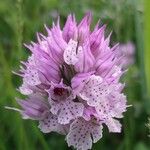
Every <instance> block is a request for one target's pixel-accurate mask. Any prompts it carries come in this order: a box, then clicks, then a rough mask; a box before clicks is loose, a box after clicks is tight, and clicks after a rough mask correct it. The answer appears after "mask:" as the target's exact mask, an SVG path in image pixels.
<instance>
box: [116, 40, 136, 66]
mask: <svg viewBox="0 0 150 150" xmlns="http://www.w3.org/2000/svg"><path fill="white" fill-rule="evenodd" d="M118 55H119V56H121V55H122V56H123V59H122V65H123V68H124V69H126V68H128V66H130V65H132V64H134V62H135V45H134V44H133V43H132V42H130V41H129V42H127V43H123V44H120V45H119V49H118Z"/></svg>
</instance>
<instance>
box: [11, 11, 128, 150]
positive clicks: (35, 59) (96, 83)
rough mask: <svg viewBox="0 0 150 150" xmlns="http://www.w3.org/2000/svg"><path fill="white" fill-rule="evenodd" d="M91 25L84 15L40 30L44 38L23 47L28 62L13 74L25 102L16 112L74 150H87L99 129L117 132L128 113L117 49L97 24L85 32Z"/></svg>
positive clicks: (41, 36) (97, 138) (41, 37)
mask: <svg viewBox="0 0 150 150" xmlns="http://www.w3.org/2000/svg"><path fill="white" fill-rule="evenodd" d="M91 22H92V15H91V13H87V14H86V15H85V17H84V18H83V19H82V20H81V22H80V23H77V22H76V19H75V15H69V16H68V18H67V21H66V24H65V26H64V28H63V29H61V28H60V25H59V19H58V21H57V23H56V25H55V24H54V23H53V26H52V28H49V27H47V26H45V28H46V31H47V33H48V34H47V36H45V35H42V34H37V42H35V43H34V42H31V44H30V45H26V47H27V48H28V49H29V50H30V51H31V56H30V57H29V58H28V60H27V62H22V64H23V66H22V67H21V70H20V72H19V73H18V74H19V75H20V76H21V77H22V79H23V83H22V85H21V87H20V88H19V91H20V92H21V93H22V94H24V95H26V96H27V98H26V99H25V100H17V102H18V104H19V105H20V106H21V107H22V108H21V109H17V108H16V109H15V110H17V111H19V112H20V113H21V114H22V116H23V118H25V119H32V120H37V121H39V128H40V130H41V131H42V132H44V133H50V132H52V131H53V132H58V133H60V134H64V135H65V136H66V138H65V139H66V141H67V143H68V146H73V147H74V148H75V149H77V150H89V149H91V148H92V144H93V143H96V142H97V141H98V140H99V139H101V138H102V129H103V125H106V126H107V127H108V130H109V132H117V133H118V132H121V126H122V125H121V123H120V122H119V119H120V118H122V117H123V113H124V112H125V111H126V108H127V100H126V96H125V95H124V94H123V92H122V91H123V88H124V84H122V83H121V82H120V78H121V76H122V75H123V73H124V72H125V71H124V69H123V68H122V66H123V64H122V58H123V57H122V55H120V54H119V53H118V50H119V49H120V47H119V45H118V44H116V45H114V46H113V47H111V46H110V36H111V34H109V36H108V37H106V36H105V29H106V25H103V26H101V27H100V25H99V21H98V23H97V24H96V26H95V28H94V30H93V31H90V24H91ZM13 109H14V108H13Z"/></svg>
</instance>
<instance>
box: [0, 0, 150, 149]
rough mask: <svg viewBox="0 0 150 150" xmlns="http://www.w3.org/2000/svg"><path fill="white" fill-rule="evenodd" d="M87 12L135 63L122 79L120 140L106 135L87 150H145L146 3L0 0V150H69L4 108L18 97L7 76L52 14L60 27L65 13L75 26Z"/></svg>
mask: <svg viewBox="0 0 150 150" xmlns="http://www.w3.org/2000/svg"><path fill="white" fill-rule="evenodd" d="M87 11H91V12H92V13H93V26H94V23H96V21H97V20H98V19H99V18H100V19H101V20H102V22H103V23H106V24H107V31H111V30H113V35H112V41H113V42H117V41H118V42H120V43H126V42H128V41H132V42H133V43H134V44H135V46H136V54H135V63H134V64H133V65H132V66H130V67H129V70H128V73H126V75H125V76H124V77H123V79H122V80H123V82H126V88H125V91H124V92H125V93H126V94H127V97H128V104H131V105H132V107H130V108H128V111H127V112H126V113H125V118H124V119H123V120H122V123H123V130H122V133H121V134H112V133H108V130H106V129H105V131H104V134H103V138H102V139H101V140H100V141H99V142H98V143H96V144H94V146H93V150H149V149H150V138H149V137H148V134H149V131H148V128H147V127H146V123H147V121H148V116H150V42H149V40H150V0H145V1H144V0H0V150H69V149H71V148H68V147H67V144H66V142H65V140H64V137H63V136H61V135H58V134H56V133H51V134H46V135H44V134H42V133H41V132H40V131H39V129H38V128H37V123H36V122H33V121H30V120H22V119H21V116H20V115H19V114H18V113H16V112H12V111H9V110H6V109H5V108H4V106H15V107H17V104H16V102H15V97H21V95H20V94H19V93H18V92H17V91H16V88H17V87H18V86H19V85H20V84H21V79H20V78H19V77H18V76H15V75H13V74H12V70H15V71H16V70H18V69H19V64H20V62H19V61H20V60H25V59H26V58H27V56H28V55H29V51H27V50H26V49H25V48H24V47H23V43H29V42H30V41H31V40H32V41H35V39H36V36H35V35H36V32H43V33H45V31H44V24H47V25H48V26H51V24H52V20H54V21H55V20H56V18H57V16H58V14H59V15H60V18H61V25H62V26H63V25H64V23H65V20H66V17H67V15H68V14H69V13H71V12H73V13H75V15H76V17H77V20H78V21H79V20H80V19H81V18H82V17H83V15H84V14H85V13H86V12H87Z"/></svg>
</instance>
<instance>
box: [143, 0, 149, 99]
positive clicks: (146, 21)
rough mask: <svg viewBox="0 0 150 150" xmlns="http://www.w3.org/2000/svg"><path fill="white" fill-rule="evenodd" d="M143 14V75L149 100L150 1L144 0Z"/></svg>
mask: <svg viewBox="0 0 150 150" xmlns="http://www.w3.org/2000/svg"><path fill="white" fill-rule="evenodd" d="M144 6H145V7H144V8H145V13H144V15H145V16H144V25H145V26H144V29H145V30H144V33H145V35H144V36H145V37H144V43H145V51H144V64H145V75H146V83H147V85H146V86H147V96H148V98H150V0H145V3H144Z"/></svg>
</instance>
